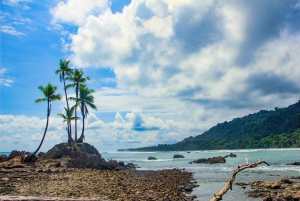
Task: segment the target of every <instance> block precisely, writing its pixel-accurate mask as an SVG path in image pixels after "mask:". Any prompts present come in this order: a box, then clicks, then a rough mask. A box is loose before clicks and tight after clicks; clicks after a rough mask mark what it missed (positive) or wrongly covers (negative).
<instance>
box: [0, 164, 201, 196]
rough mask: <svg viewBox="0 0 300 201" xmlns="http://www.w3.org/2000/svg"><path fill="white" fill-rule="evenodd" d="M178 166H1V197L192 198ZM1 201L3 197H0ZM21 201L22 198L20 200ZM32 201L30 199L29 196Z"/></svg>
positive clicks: (187, 178) (187, 175)
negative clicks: (119, 168) (122, 168)
mask: <svg viewBox="0 0 300 201" xmlns="http://www.w3.org/2000/svg"><path fill="white" fill-rule="evenodd" d="M191 176H192V174H191V173H189V172H186V171H183V170H179V169H170V170H158V171H141V170H125V171H108V170H95V169H78V168H55V169H54V168H51V169H39V168H13V169H5V168H1V169H0V186H1V187H0V196H10V199H11V198H13V197H14V196H15V197H18V196H23V197H28V196H30V197H37V198H38V199H42V198H43V199H50V198H52V199H53V198H55V199H56V198H58V199H80V200H82V199H84V200H102V201H104V200H124V201H125V200H128V201H131V200H132V201H134V200H136V201H138V200H193V199H194V198H195V197H194V196H190V197H189V196H187V195H186V194H185V192H186V191H189V192H190V191H192V188H193V187H194V186H195V183H193V182H191V181H190V180H191ZM0 200H6V199H5V198H3V197H2V198H0ZM22 200H23V199H22ZM29 200H32V199H29Z"/></svg>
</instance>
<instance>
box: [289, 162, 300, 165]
mask: <svg viewBox="0 0 300 201" xmlns="http://www.w3.org/2000/svg"><path fill="white" fill-rule="evenodd" d="M287 165H300V162H293V163H288V164H287Z"/></svg>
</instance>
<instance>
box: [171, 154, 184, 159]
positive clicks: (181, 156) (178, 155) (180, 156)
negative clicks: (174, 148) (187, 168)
mask: <svg viewBox="0 0 300 201" xmlns="http://www.w3.org/2000/svg"><path fill="white" fill-rule="evenodd" d="M173 158H184V156H183V155H181V154H175V155H174V156H173Z"/></svg>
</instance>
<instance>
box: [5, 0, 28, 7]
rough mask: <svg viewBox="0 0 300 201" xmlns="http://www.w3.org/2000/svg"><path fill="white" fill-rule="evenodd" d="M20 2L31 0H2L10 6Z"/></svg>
mask: <svg viewBox="0 0 300 201" xmlns="http://www.w3.org/2000/svg"><path fill="white" fill-rule="evenodd" d="M20 2H31V0H4V2H3V3H4V4H6V5H10V6H17V5H19V3H20Z"/></svg>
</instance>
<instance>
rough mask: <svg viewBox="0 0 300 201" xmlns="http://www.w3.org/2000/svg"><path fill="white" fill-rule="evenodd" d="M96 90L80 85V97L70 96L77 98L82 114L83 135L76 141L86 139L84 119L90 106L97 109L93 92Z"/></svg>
mask: <svg viewBox="0 0 300 201" xmlns="http://www.w3.org/2000/svg"><path fill="white" fill-rule="evenodd" d="M93 92H95V90H93V89H88V88H87V87H86V86H80V88H79V98H77V99H76V98H70V99H71V100H75V101H76V104H77V105H79V106H80V111H81V114H82V132H81V136H80V137H79V138H78V139H77V140H76V142H83V139H84V120H85V119H86V117H87V115H88V114H89V111H88V107H87V106H89V107H90V108H92V109H94V110H97V107H96V105H95V104H94V96H93V95H92V93H93Z"/></svg>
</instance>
